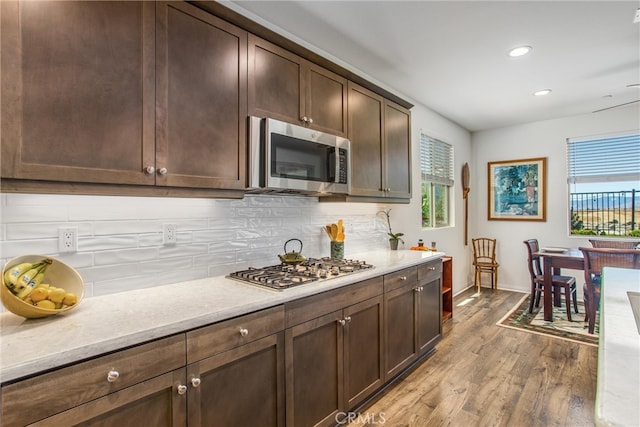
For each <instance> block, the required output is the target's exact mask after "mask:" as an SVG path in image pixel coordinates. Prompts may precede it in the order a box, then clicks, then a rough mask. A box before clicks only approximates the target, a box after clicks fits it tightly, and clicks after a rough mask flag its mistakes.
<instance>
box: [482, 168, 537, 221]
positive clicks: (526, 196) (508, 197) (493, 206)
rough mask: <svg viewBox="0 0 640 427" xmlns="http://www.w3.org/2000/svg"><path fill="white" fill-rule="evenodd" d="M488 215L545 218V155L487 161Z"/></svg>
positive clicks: (490, 216)
mask: <svg viewBox="0 0 640 427" xmlns="http://www.w3.org/2000/svg"><path fill="white" fill-rule="evenodd" d="M487 171H488V179H487V186H488V199H489V200H488V218H489V220H490V221H492V220H502V221H546V220H547V203H546V197H547V158H546V157H538V158H532V159H521V160H504V161H498V162H488V164H487Z"/></svg>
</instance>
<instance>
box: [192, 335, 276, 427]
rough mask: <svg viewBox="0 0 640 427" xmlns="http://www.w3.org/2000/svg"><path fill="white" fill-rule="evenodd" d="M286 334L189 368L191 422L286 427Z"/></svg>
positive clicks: (194, 424) (214, 424)
mask: <svg viewBox="0 0 640 427" xmlns="http://www.w3.org/2000/svg"><path fill="white" fill-rule="evenodd" d="M283 344H284V333H283V332H280V333H278V334H275V335H271V336H268V337H265V338H262V339H260V340H257V341H254V342H251V343H249V344H246V345H243V346H241V347H237V348H234V349H233V350H229V351H227V352H224V353H221V354H218V355H215V356H212V357H209V358H207V359H204V360H201V361H199V362H196V363H193V364H190V365H189V366H188V367H187V383H188V384H189V391H188V396H187V397H188V414H189V415H188V425H189V426H216V425H219V426H225V427H233V426H237V427H245V426H258V425H259V426H274V427H276V426H283V425H284V363H283V361H284V355H283Z"/></svg>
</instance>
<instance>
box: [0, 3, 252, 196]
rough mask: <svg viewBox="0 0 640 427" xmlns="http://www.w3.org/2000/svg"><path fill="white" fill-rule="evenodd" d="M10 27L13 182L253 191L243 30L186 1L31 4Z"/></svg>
mask: <svg viewBox="0 0 640 427" xmlns="http://www.w3.org/2000/svg"><path fill="white" fill-rule="evenodd" d="M1 34H2V52H3V56H2V94H3V97H2V107H1V108H2V118H3V120H2V176H3V177H5V178H20V179H29V180H46V181H59V182H81V183H101V184H135V185H147V186H159V187H194V188H205V189H210V188H216V189H238V190H241V189H243V188H245V186H246V116H247V107H246V97H247V90H246V87H247V80H246V62H247V33H246V32H245V31H244V30H241V29H239V28H237V27H234V26H233V25H231V24H228V23H227V22H225V21H222V20H220V19H218V18H216V17H214V16H212V15H210V14H208V13H206V12H204V11H202V10H201V9H198V8H196V7H194V6H192V5H189V4H187V3H182V2H157V3H156V2H128V1H123V2H73V1H72V2H48V1H44V2H34V1H25V2H3V3H2V33H1ZM118 191H121V190H120V189H117V190H115V192H116V193H117V192H118Z"/></svg>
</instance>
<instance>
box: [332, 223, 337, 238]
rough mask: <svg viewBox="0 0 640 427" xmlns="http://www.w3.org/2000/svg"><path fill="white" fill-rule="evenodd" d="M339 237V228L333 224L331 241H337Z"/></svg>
mask: <svg viewBox="0 0 640 427" xmlns="http://www.w3.org/2000/svg"><path fill="white" fill-rule="evenodd" d="M337 237H338V226H337V225H336V224H331V240H333V241H335V240H336V238H337Z"/></svg>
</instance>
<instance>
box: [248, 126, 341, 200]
mask: <svg viewBox="0 0 640 427" xmlns="http://www.w3.org/2000/svg"><path fill="white" fill-rule="evenodd" d="M249 141H250V143H249V150H250V152H249V182H250V188H249V189H248V190H249V191H252V190H253V191H256V192H265V191H266V192H280V193H302V194H313V195H318V196H322V195H325V194H326V195H329V194H349V192H350V190H351V158H350V152H349V146H350V143H349V140H348V139H346V138H342V137H340V136H337V135H331V134H329V133H325V132H320V131H317V130H313V129H309V128H305V127H302V126H297V125H293V124H291V123H286V122H282V121H279V120H274V119H269V118H260V117H250V124H249Z"/></svg>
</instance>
